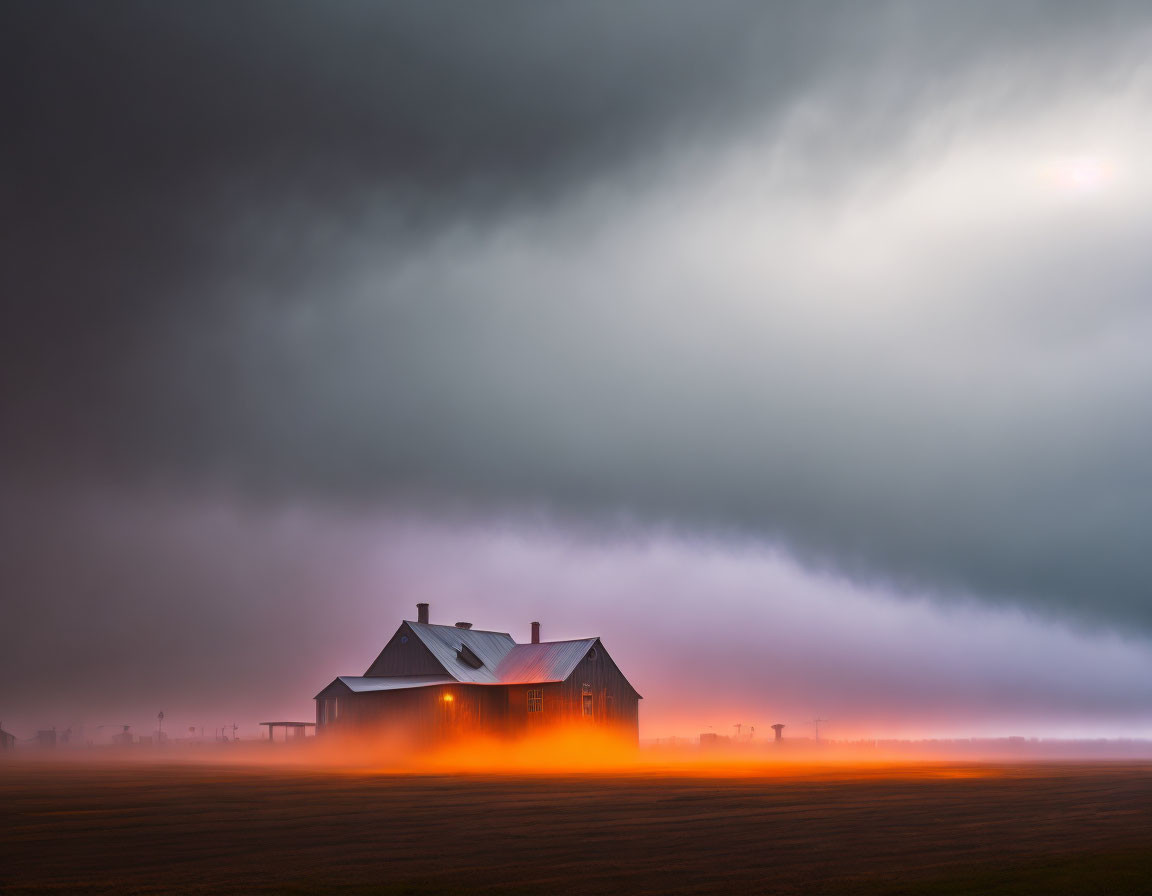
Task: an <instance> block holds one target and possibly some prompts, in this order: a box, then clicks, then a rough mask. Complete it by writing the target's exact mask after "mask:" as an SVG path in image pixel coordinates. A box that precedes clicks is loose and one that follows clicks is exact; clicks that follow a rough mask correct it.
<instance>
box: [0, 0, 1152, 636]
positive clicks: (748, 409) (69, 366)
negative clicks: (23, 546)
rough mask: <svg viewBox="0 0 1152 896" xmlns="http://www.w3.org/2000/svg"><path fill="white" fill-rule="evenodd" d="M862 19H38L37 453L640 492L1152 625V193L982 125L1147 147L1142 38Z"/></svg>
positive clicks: (25, 113) (787, 537)
mask: <svg viewBox="0 0 1152 896" xmlns="http://www.w3.org/2000/svg"><path fill="white" fill-rule="evenodd" d="M863 6H864V5H863V4H845V5H841V6H837V7H829V8H828V9H821V10H820V11H819V12H818V13H817V12H816V11H814V10H813V6H812V5H811V4H796V5H792V6H787V7H780V8H778V9H775V10H768V11H765V10H763V9H762V7H760V5H758V4H752V5H747V6H744V5H732V6H730V7H728V8H726V9H724V10H723V11H720V12H718V11H716V10H715V9H713V8H712V7H711V6H710V7H709V12H708V13H707V14H705V12H704V11H703V8H702V7H697V6H695V5H684V6H668V5H666V4H659V5H658V7H657V6H653V7H648V6H644V5H639V6H627V7H624V8H621V7H619V6H618V5H616V4H612V5H610V6H608V5H606V6H604V7H603V8H600V7H587V6H582V7H579V8H577V7H569V8H568V9H567V10H566V11H564V10H558V9H556V8H550V9H548V10H546V11H540V10H539V9H538V8H536V7H512V6H509V7H499V6H497V7H486V8H485V12H484V14H483V16H482V17H480V16H476V17H471V16H475V14H474V13H473V14H471V16H470V15H468V14H462V13H460V12H459V10H458V8H456V7H435V6H432V7H429V6H422V7H421V8H420V11H419V12H414V11H413V12H400V13H397V12H390V13H388V14H387V15H385V14H384V13H381V12H380V10H379V9H378V8H376V7H374V6H368V5H365V6H361V5H357V4H347V5H342V6H339V7H338V8H337V9H336V10H335V11H333V12H331V13H329V14H325V15H321V14H319V13H317V12H315V11H314V8H311V9H310V8H309V7H305V6H291V7H282V6H280V5H277V6H276V7H275V8H274V7H272V6H261V5H248V6H243V7H241V8H240V10H239V11H238V12H237V11H234V10H233V9H232V8H231V7H226V6H209V7H208V8H207V11H203V9H202V8H197V9H196V10H195V11H193V10H192V8H191V7H190V8H189V11H188V12H186V13H173V12H171V11H162V10H156V9H151V10H150V8H149V7H117V8H116V11H115V12H113V13H104V12H103V11H99V12H98V11H91V12H77V11H75V10H73V11H72V12H71V13H70V14H69V15H68V16H63V17H60V18H56V19H53V20H50V19H48V18H46V17H45V16H44V14H43V13H41V12H39V11H37V10H35V9H34V8H32V7H27V8H26V9H25V10H24V11H23V12H20V11H18V12H17V13H15V14H14V19H16V20H18V21H16V24H17V25H18V26H19V27H17V28H15V29H14V31H13V33H16V34H18V35H19V36H20V37H22V38H23V42H24V43H23V48H22V50H21V51H20V52H19V53H17V54H15V55H14V57H10V61H9V63H8V64H9V65H13V64H15V65H17V66H21V67H22V68H21V71H20V72H19V73H20V75H21V77H20V79H19V83H21V84H22V85H23V86H22V88H21V92H20V95H19V97H18V99H19V103H18V106H17V110H18V111H17V118H18V122H19V124H20V126H19V127H16V128H14V129H13V134H14V137H13V138H12V142H13V143H14V149H15V153H14V156H13V157H14V158H16V159H17V160H18V162H19V165H18V166H17V169H16V173H17V176H16V177H14V178H11V179H10V180H9V181H8V182H7V187H6V192H7V193H8V194H9V195H10V196H13V197H15V208H17V209H18V213H17V214H15V215H13V216H10V218H9V219H8V221H7V222H6V223H5V225H4V227H5V231H4V235H5V238H6V241H7V243H8V245H10V246H13V247H14V248H15V252H14V253H13V255H14V262H15V263H14V264H13V265H11V266H9V272H8V274H7V275H6V276H7V277H10V278H11V281H10V283H9V288H8V289H6V290H5V292H6V294H7V296H9V298H8V299H6V301H5V312H6V320H7V323H8V326H6V327H5V333H6V336H5V337H4V339H5V348H6V351H5V353H4V360H3V361H2V362H0V363H2V364H3V365H4V372H5V373H6V374H7V376H8V379H9V381H10V382H19V383H20V388H19V389H17V390H12V391H11V392H10V393H9V394H8V397H7V398H6V399H5V404H4V411H5V415H6V417H7V419H8V420H9V422H10V426H9V427H8V428H9V431H10V432H12V433H15V435H14V436H13V437H12V438H11V439H10V440H6V441H7V444H6V447H5V449H4V450H5V452H6V454H7V456H8V458H9V463H8V467H9V469H10V470H11V471H13V472H14V473H15V474H16V475H35V476H44V477H48V476H54V475H56V474H57V473H58V472H59V471H61V470H64V471H68V472H69V474H71V475H76V476H79V477H80V478H86V477H87V478H97V479H105V478H112V479H118V478H127V479H134V478H138V477H141V476H143V477H154V476H160V477H164V478H166V479H169V480H174V481H176V482H178V483H183V484H184V485H185V487H187V488H197V487H198V486H199V485H200V484H201V483H203V482H205V481H214V482H220V481H224V482H227V483H229V484H231V485H232V486H234V487H236V488H239V489H242V490H244V491H257V492H266V493H269V494H272V495H275V496H277V497H285V496H288V497H297V496H301V497H303V498H305V499H308V498H310V497H319V498H321V499H323V500H332V499H335V500H341V501H343V500H349V499H351V500H356V501H374V500H378V499H388V498H391V497H394V496H395V495H396V494H398V493H399V494H404V495H406V496H409V497H410V496H412V495H413V494H416V495H420V494H430V495H433V496H436V497H447V498H449V499H452V500H462V501H464V502H468V503H475V504H480V505H481V506H484V505H487V504H494V505H497V506H500V507H507V506H523V505H525V504H537V503H543V504H545V505H548V506H552V507H557V508H559V509H560V510H562V511H565V510H567V511H577V512H581V513H585V512H591V513H596V512H602V511H609V512H615V511H618V510H624V511H626V512H628V513H631V514H635V515H636V516H638V517H640V518H642V519H650V520H659V521H662V522H669V521H670V522H672V523H673V524H675V525H678V526H682V527H684V528H686V529H692V528H698V527H709V528H712V527H718V528H720V529H722V530H742V531H745V532H751V533H753V534H759V535H766V536H769V537H771V538H774V539H779V540H780V541H782V542H784V543H786V544H788V545H789V546H790V547H791V549H793V550H794V551H795V552H797V553H798V554H800V555H801V556H803V557H805V558H806V559H808V560H810V561H811V562H814V563H825V564H829V565H832V566H835V567H837V568H840V569H843V570H846V571H849V572H852V573H854V574H864V575H869V576H876V577H881V578H891V579H893V580H896V581H900V582H913V583H916V584H921V585H927V586H930V587H934V588H938V589H941V590H948V589H955V590H957V591H959V592H963V593H970V594H971V593H974V594H979V595H983V596H986V597H988V598H990V599H1015V600H1023V601H1029V602H1032V603H1033V604H1035V605H1038V606H1044V607H1048V608H1053V609H1057V610H1059V611H1071V612H1073V613H1076V614H1079V615H1082V616H1084V615H1087V616H1096V617H1097V618H1102V619H1105V620H1107V621H1110V622H1115V623H1118V624H1125V623H1128V622H1133V621H1135V622H1138V623H1139V624H1141V625H1143V626H1147V625H1148V624H1149V623H1152V606H1150V604H1149V601H1148V597H1147V595H1148V594H1149V593H1150V590H1152V560H1150V559H1149V557H1148V551H1147V550H1146V541H1147V539H1146V536H1145V533H1146V532H1148V531H1149V525H1150V524H1152V494H1150V490H1149V488H1150V487H1149V482H1150V481H1152V478H1150V476H1152V469H1150V468H1149V467H1150V463H1149V461H1148V460H1147V452H1146V451H1145V450H1144V447H1145V446H1146V445H1147V444H1148V437H1149V435H1150V433H1149V425H1148V422H1147V413H1146V410H1145V404H1146V401H1145V398H1146V396H1147V394H1148V392H1149V386H1150V385H1152V371H1150V370H1149V363H1148V361H1147V360H1146V358H1145V355H1146V352H1145V351H1144V350H1143V346H1145V345H1146V344H1147V336H1148V335H1152V334H1149V326H1150V325H1149V321H1148V320H1147V313H1146V311H1145V308H1146V303H1145V300H1144V298H1143V296H1144V294H1145V293H1146V289H1147V286H1146V279H1147V278H1146V274H1145V271H1144V266H1143V262H1142V247H1143V245H1145V244H1146V242H1147V240H1146V234H1147V233H1148V229H1149V228H1148V224H1149V221H1148V217H1147V215H1146V213H1145V211H1144V210H1145V208H1147V206H1146V205H1145V204H1144V203H1143V202H1141V201H1140V200H1143V199H1146V198H1148V196H1149V195H1152V194H1149V193H1145V192H1141V191H1142V190H1143V189H1144V187H1145V186H1146V185H1144V184H1136V185H1135V186H1134V187H1133V188H1132V190H1131V191H1130V192H1129V194H1128V198H1127V199H1126V200H1125V201H1124V202H1121V203H1119V204H1118V206H1117V207H1115V208H1112V209H1108V208H1106V207H1105V208H1104V209H1103V210H1101V209H1099V208H1097V209H1088V210H1086V211H1083V212H1072V213H1071V214H1069V213H1068V210H1067V209H1061V208H1054V207H1053V208H1049V207H1048V206H1045V205H1044V203H1045V202H1047V201H1048V200H1046V199H1044V198H1043V197H1038V196H1035V195H1032V194H1030V193H1028V192H1027V191H1026V190H1025V191H1022V192H1021V193H1020V195H1016V194H1014V193H1012V189H1013V187H1012V186H1011V179H1010V178H1009V189H1008V190H1007V192H1004V191H1002V190H1000V187H999V184H1000V181H999V180H997V178H1001V177H1002V174H998V173H997V171H996V170H995V165H992V166H991V169H992V170H991V172H990V171H989V164H988V160H987V158H986V155H987V153H985V152H984V150H985V148H987V147H991V148H992V149H993V150H997V149H1002V150H1005V151H1006V152H1009V153H1011V152H1019V153H1021V154H1022V155H1025V156H1026V155H1027V153H1028V151H1030V149H1037V150H1038V151H1048V150H1046V149H1045V146H1046V144H1045V143H1044V139H1045V136H1046V135H1047V136H1049V137H1051V139H1052V141H1054V143H1059V142H1060V141H1072V142H1076V143H1077V144H1078V143H1079V142H1080V141H1082V139H1083V134H1082V133H1081V131H1082V130H1083V129H1084V128H1085V127H1087V124H1086V123H1088V124H1095V125H1098V126H1099V127H1100V128H1101V129H1102V133H1105V134H1106V135H1107V134H1112V133H1118V134H1120V137H1121V138H1123V140H1126V141H1127V143H1128V144H1129V145H1132V146H1135V147H1137V148H1141V147H1146V146H1147V145H1148V144H1147V143H1146V142H1145V141H1146V135H1145V134H1144V133H1142V132H1140V131H1139V128H1138V127H1135V126H1132V127H1127V125H1126V122H1128V121H1129V119H1131V118H1135V117H1136V116H1137V114H1138V112H1139V110H1140V109H1142V108H1146V100H1147V99H1148V97H1149V93H1148V91H1147V89H1146V88H1147V85H1146V84H1145V83H1144V81H1143V80H1142V78H1144V74H1143V73H1142V70H1141V69H1140V61H1141V58H1142V51H1143V49H1144V48H1145V46H1146V36H1147V34H1148V26H1149V22H1148V21H1147V20H1146V19H1145V17H1143V16H1142V15H1140V12H1139V10H1140V7H1139V5H1136V4H1131V5H1129V4H1113V5H1104V6H1094V7H1093V8H1092V9H1091V10H1089V9H1086V8H1083V7H1082V5H1080V4H1016V5H1006V4H990V5H987V6H983V7H977V6H976V5H965V7H964V11H963V12H961V11H956V10H952V11H949V10H948V9H947V8H946V5H944V4H941V5H940V6H939V7H937V8H935V9H929V8H928V7H925V6H924V5H922V4H888V5H885V6H884V7H883V8H882V9H881V8H875V7H874V8H870V9H869V11H868V12H867V13H865V12H862V11H861V9H862V7H863ZM413 9H415V8H413ZM577 9H579V11H576V10H577ZM13 59H14V60H15V61H14V62H13V61H12V60H13ZM6 82H7V83H13V79H12V78H9V79H6ZM1109 104H1112V105H1111V106H1110V105H1109ZM1110 108H1111V109H1112V112H1111V113H1110V114H1105V113H1107V110H1108V109H1110ZM1102 109H1103V110H1105V111H1104V112H1101V111H1100V110H1102ZM1126 127H1127V130H1126V129H1125V128H1126ZM1054 143H1053V146H1054V148H1053V149H1051V150H1050V151H1052V152H1059V151H1062V149H1063V146H1055V145H1054ZM994 155H995V153H994ZM940 178H943V179H944V180H945V181H947V183H951V184H953V186H951V187H949V186H947V184H945V185H944V186H941V183H940V182H939V181H940ZM949 178H951V180H949ZM989 184H992V186H989ZM1028 203H1032V205H1031V206H1029V205H1028Z"/></svg>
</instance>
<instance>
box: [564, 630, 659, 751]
mask: <svg viewBox="0 0 1152 896" xmlns="http://www.w3.org/2000/svg"><path fill="white" fill-rule="evenodd" d="M585 684H587V685H590V686H591V690H592V718H591V722H592V724H595V725H598V726H600V725H602V726H605V727H611V728H617V729H619V730H620V731H621V732H623V733H626V734H627V735H628V736H629V737H635V738H636V739H637V740H638V739H639V737H640V696H639V694H637V693H636V690H635V688H633V687H632V685H631V684H629V683H628V679H627V678H625V677H624V674H623V673H622V672H621V671H620V669H619V667H618V666H617V665H616V663H615V662H613V660H612V657H610V656H609V655H608V651H606V650H605V649H604V646H603V645H602V644H600V643H599V642H597V643H596V646H595V647H593V648H592V650H589V651H588V654H587V655H586V656H585V657H584V659H582V660H581V661H580V663H579V665H577V666H576V668H575V669H574V670H573V671H572V674H571V675H569V676H568V677H567V678H566V679H565V680H564V681H563V682H562V683H561V685H560V691H561V703H562V705H563V707H564V712H565V713H566V719H565V720H566V721H569V722H581V723H583V722H586V721H588V720H587V719H586V717H585V716H584V706H583V699H584V698H583V692H584V685H585Z"/></svg>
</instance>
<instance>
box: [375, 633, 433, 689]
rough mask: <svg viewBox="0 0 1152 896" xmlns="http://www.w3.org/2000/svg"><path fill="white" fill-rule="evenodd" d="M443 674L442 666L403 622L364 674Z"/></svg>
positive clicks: (380, 675) (380, 676)
mask: <svg viewBox="0 0 1152 896" xmlns="http://www.w3.org/2000/svg"><path fill="white" fill-rule="evenodd" d="M405 638H407V641H405ZM443 674H445V669H444V667H443V666H442V665H440V663H439V661H438V660H437V659H436V657H434V656H433V655H432V651H431V650H429V649H428V648H427V647H425V646H424V642H423V641H421V640H420V639H419V638H417V637H416V635H415V633H413V631H412V629H410V628H409V627H408V623H407V622H405V623H402V624H401V625H400V628H398V629H396V634H394V635H393V636H392V640H390V641H389V642H388V643H387V644H386V645H384V649H383V650H381V651H380V655H379V656H378V657H376V661H375V662H374V663H372V665H371V666H369V667H368V671H367V672H365V673H364V676H365V677H366V678H367V677H371V678H390V677H394V676H397V675H443Z"/></svg>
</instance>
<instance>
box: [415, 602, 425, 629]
mask: <svg viewBox="0 0 1152 896" xmlns="http://www.w3.org/2000/svg"><path fill="white" fill-rule="evenodd" d="M416 621H417V622H423V623H424V624H425V625H427V624H428V604H416Z"/></svg>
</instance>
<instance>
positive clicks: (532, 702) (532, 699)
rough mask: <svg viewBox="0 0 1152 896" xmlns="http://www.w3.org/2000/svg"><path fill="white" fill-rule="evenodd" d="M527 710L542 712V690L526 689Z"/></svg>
mask: <svg viewBox="0 0 1152 896" xmlns="http://www.w3.org/2000/svg"><path fill="white" fill-rule="evenodd" d="M528 712H544V691H543V690H541V689H540V688H535V689H531V690H529V691H528Z"/></svg>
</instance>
